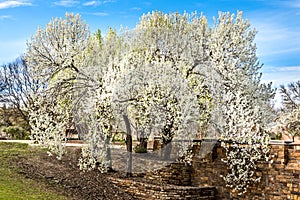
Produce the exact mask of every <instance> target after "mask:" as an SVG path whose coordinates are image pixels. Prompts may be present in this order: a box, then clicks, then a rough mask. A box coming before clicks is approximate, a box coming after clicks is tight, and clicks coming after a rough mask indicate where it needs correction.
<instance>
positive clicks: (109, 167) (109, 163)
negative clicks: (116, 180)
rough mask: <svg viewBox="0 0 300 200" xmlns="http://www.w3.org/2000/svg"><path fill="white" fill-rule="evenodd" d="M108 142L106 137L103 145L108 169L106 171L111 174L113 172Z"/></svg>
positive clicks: (108, 139) (108, 138)
mask: <svg viewBox="0 0 300 200" xmlns="http://www.w3.org/2000/svg"><path fill="white" fill-rule="evenodd" d="M109 142H110V137H107V138H106V139H105V145H106V148H107V149H106V160H107V161H108V169H107V171H108V172H112V171H113V168H112V162H111V150H110V145H109Z"/></svg>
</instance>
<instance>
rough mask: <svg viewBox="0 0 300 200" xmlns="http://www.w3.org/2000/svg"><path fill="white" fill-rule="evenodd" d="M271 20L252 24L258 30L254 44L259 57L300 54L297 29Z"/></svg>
mask: <svg viewBox="0 0 300 200" xmlns="http://www.w3.org/2000/svg"><path fill="white" fill-rule="evenodd" d="M275 22H278V21H276V20H274V21H273V20H272V21H271V22H270V21H268V20H266V21H260V22H257V23H255V22H254V23H253V24H254V27H255V28H256V29H257V30H258V34H257V36H256V39H255V41H256V43H257V47H258V54H259V56H270V55H275V56H276V55H278V54H288V53H293V52H300V35H299V31H300V29H299V27H291V25H289V24H286V23H284V22H278V23H275Z"/></svg>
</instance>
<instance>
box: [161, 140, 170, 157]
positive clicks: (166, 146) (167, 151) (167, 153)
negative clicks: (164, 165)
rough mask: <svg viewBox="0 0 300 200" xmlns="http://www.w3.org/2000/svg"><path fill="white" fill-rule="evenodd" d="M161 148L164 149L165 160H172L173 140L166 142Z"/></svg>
mask: <svg viewBox="0 0 300 200" xmlns="http://www.w3.org/2000/svg"><path fill="white" fill-rule="evenodd" d="M161 150H162V156H163V158H164V160H170V158H171V152H172V141H169V142H168V143H164V144H163V147H162V149H161Z"/></svg>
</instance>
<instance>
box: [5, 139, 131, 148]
mask: <svg viewBox="0 0 300 200" xmlns="http://www.w3.org/2000/svg"><path fill="white" fill-rule="evenodd" d="M0 142H16V143H23V144H29V145H30V146H38V144H34V142H33V141H32V140H0ZM66 146H67V147H83V146H86V144H83V143H72V142H67V143H66ZM111 148H113V149H124V148H126V147H125V146H124V145H117V144H112V145H111Z"/></svg>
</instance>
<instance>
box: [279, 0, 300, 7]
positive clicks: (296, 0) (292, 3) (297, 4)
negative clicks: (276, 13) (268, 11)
mask: <svg viewBox="0 0 300 200" xmlns="http://www.w3.org/2000/svg"><path fill="white" fill-rule="evenodd" d="M282 4H283V5H285V6H287V7H290V8H300V1H299V0H294V1H283V2H282Z"/></svg>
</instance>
